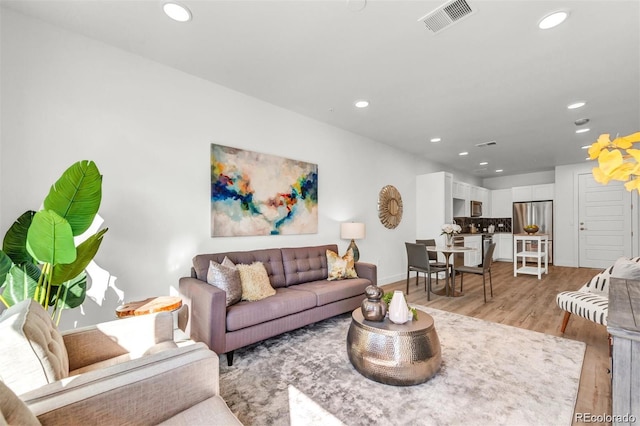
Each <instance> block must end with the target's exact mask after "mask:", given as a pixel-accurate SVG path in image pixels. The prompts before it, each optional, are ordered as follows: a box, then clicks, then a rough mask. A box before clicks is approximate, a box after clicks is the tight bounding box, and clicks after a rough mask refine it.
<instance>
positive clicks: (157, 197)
mask: <svg viewBox="0 0 640 426" xmlns="http://www.w3.org/2000/svg"><path fill="white" fill-rule="evenodd" d="M1 23H2V33H1V37H2V38H1V41H2V45H1V54H2V74H1V75H2V85H1V89H2V99H1V114H2V115H1V122H2V134H1V135H2V139H1V140H0V146H1V149H2V157H1V159H0V171H1V173H0V177H1V180H0V200H1V201H2V203H1V204H0V214H1V216H0V218H1V220H0V232H1V233H2V235H4V232H6V230H7V229H8V227H9V226H10V225H11V223H12V222H13V221H14V220H15V219H16V218H17V217H18V216H19V215H20V214H21V213H23V212H24V211H26V210H27V209H38V208H39V207H40V205H41V202H42V200H43V199H44V197H45V195H46V193H47V191H48V188H49V186H50V185H51V184H52V183H53V182H54V181H55V180H56V179H57V178H58V176H59V175H60V174H61V173H62V171H63V170H64V169H65V168H67V167H68V166H69V165H71V164H72V163H73V162H75V161H78V160H81V159H90V160H94V161H95V162H96V164H97V165H98V167H99V168H100V171H101V172H102V174H103V175H104V180H103V202H102V206H101V209H100V215H101V216H102V217H103V218H104V225H103V226H105V227H108V228H109V232H107V234H106V236H105V239H104V242H103V244H102V247H101V249H100V251H99V252H98V255H97V256H96V258H95V260H96V262H97V264H98V265H99V266H100V267H102V268H104V269H106V270H107V271H108V272H109V273H110V274H112V277H111V278H110V279H111V285H112V287H110V288H108V289H107V288H106V285H107V283H108V281H107V279H108V276H103V277H101V278H100V279H99V280H94V282H93V284H92V286H93V287H92V291H93V292H94V293H95V294H93V296H94V297H93V299H92V300H87V301H86V302H85V304H84V305H83V309H82V310H79V309H76V310H73V311H68V312H65V314H64V315H63V322H62V323H61V327H62V328H63V329H64V328H69V327H73V326H79V325H85V324H91V323H95V322H97V321H103V320H109V319H112V318H113V317H114V309H115V307H117V306H118V305H119V304H120V303H121V302H122V300H123V299H124V300H126V301H131V300H137V299H140V298H146V297H149V296H152V295H162V294H170V293H174V292H175V291H176V289H177V285H178V279H179V277H181V276H184V275H187V274H188V273H189V268H190V266H191V258H192V257H193V256H194V255H195V254H197V253H206V252H220V251H228V250H245V249H247V250H248V249H255V248H266V247H287V246H304V245H316V244H326V243H338V244H339V246H340V249H341V251H342V250H345V249H346V247H347V245H348V241H341V240H340V239H339V224H340V222H342V221H351V220H354V221H362V222H365V223H366V225H367V236H366V239H364V240H362V241H359V242H358V246H359V248H360V252H361V257H362V260H363V261H368V262H373V263H377V264H378V277H379V282H380V283H383V284H384V283H388V282H392V281H395V280H399V279H402V278H403V277H404V273H405V268H406V255H405V250H404V245H403V242H404V241H410V240H413V239H414V238H415V204H414V201H413V198H414V197H413V195H414V194H415V176H416V175H417V174H418V173H417V171H418V170H420V173H422V172H423V170H430V169H431V170H433V171H437V170H440V167H439V166H438V165H434V164H430V163H429V162H421V161H419V160H416V159H415V156H414V155H409V154H405V153H402V152H399V151H397V150H394V149H392V148H390V147H388V146H385V145H382V144H379V143H376V142H374V141H371V140H368V139H365V138H363V137H360V136H356V135H354V134H351V133H348V132H345V131H343V130H340V129H337V128H334V127H330V126H328V125H325V124H322V123H319V122H317V121H313V120H311V119H308V118H306V117H303V116H300V115H297V114H295V113H292V112H290V111H287V110H283V109H281V108H278V107H275V106H273V105H270V104H267V103H265V102H262V101H259V100H257V99H254V98H251V97H248V96H245V95H242V94H239V93H237V92H234V91H231V90H229V89H227V88H224V87H221V86H218V85H215V84H211V83H209V82H206V81H204V80H201V79H199V78H196V77H193V76H190V75H187V74H185V73H182V72H179V71H176V70H174V69H171V68H168V67H165V66H162V65H159V64H157V63H154V62H151V61H148V60H146V59H143V58H141V57H138V56H135V55H132V54H129V53H126V52H124V51H121V50H118V49H115V48H112V47H110V46H107V45H105V44H102V43H99V42H96V41H94V40H91V39H87V38H85V37H83V36H80V35H77V34H73V33H70V32H67V31H64V30H61V29H58V28H55V27H52V26H49V25H48V24H44V23H42V22H40V21H36V20H33V19H31V18H27V17H24V16H22V15H19V14H16V13H14V12H11V11H6V10H3V13H2V21H1ZM212 142H215V143H220V144H224V145H229V146H234V147H238V148H243V149H249V150H254V151H259V152H264V153H269V154H274V155H280V156H284V157H287V158H292V159H297V160H302V161H308V162H314V163H317V164H318V168H319V212H320V217H319V232H318V233H317V234H311V235H296V236H269V237H240V238H211V237H210V236H209V235H210V229H209V225H210V214H209V209H210V204H209V189H210V188H209V186H210V167H209V148H210V143H212ZM387 184H391V185H394V186H396V187H397V188H398V189H399V191H400V193H401V194H402V195H403V200H404V217H403V220H402V223H401V224H400V225H399V226H398V228H396V229H395V230H388V229H386V228H384V227H383V226H382V225H381V224H380V222H379V220H378V218H377V196H378V192H379V190H380V189H381V188H382V187H383V186H384V185H387ZM97 281H100V282H97Z"/></svg>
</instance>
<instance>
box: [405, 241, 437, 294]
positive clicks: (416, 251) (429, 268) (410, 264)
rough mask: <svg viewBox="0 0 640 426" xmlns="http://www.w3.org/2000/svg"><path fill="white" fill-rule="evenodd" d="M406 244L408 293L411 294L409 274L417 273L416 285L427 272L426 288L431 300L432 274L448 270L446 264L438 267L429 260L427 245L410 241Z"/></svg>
mask: <svg viewBox="0 0 640 426" xmlns="http://www.w3.org/2000/svg"><path fill="white" fill-rule="evenodd" d="M404 244H405V247H406V249H407V294H409V276H410V274H411V272H415V273H416V285H418V279H419V277H420V273H421V272H422V273H423V274H425V278H424V289H425V290H426V291H427V300H431V274H432V273H438V272H441V271H446V270H447V268H446V266H445V267H442V268H441V267H436V266H433V265H432V264H431V262H429V255H428V254H427V248H426V247H427V246H426V245H424V244H414V243H409V242H405V243H404ZM447 291H448V288H447Z"/></svg>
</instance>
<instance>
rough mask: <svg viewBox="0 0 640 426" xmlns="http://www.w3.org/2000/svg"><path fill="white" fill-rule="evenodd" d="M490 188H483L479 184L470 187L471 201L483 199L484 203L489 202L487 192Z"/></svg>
mask: <svg viewBox="0 0 640 426" xmlns="http://www.w3.org/2000/svg"><path fill="white" fill-rule="evenodd" d="M488 193H489V190H488V189H487V188H481V187H479V186H473V185H471V187H470V197H471V201H482V202H483V203H485V202H487V198H488V197H487V194H488Z"/></svg>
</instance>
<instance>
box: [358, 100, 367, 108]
mask: <svg viewBox="0 0 640 426" xmlns="http://www.w3.org/2000/svg"><path fill="white" fill-rule="evenodd" d="M355 106H356V108H366V107H368V106H369V101H365V100H362V101H356V103H355Z"/></svg>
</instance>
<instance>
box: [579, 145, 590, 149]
mask: <svg viewBox="0 0 640 426" xmlns="http://www.w3.org/2000/svg"><path fill="white" fill-rule="evenodd" d="M580 148H581V149H589V148H591V145H584V146H581V147H580Z"/></svg>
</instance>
